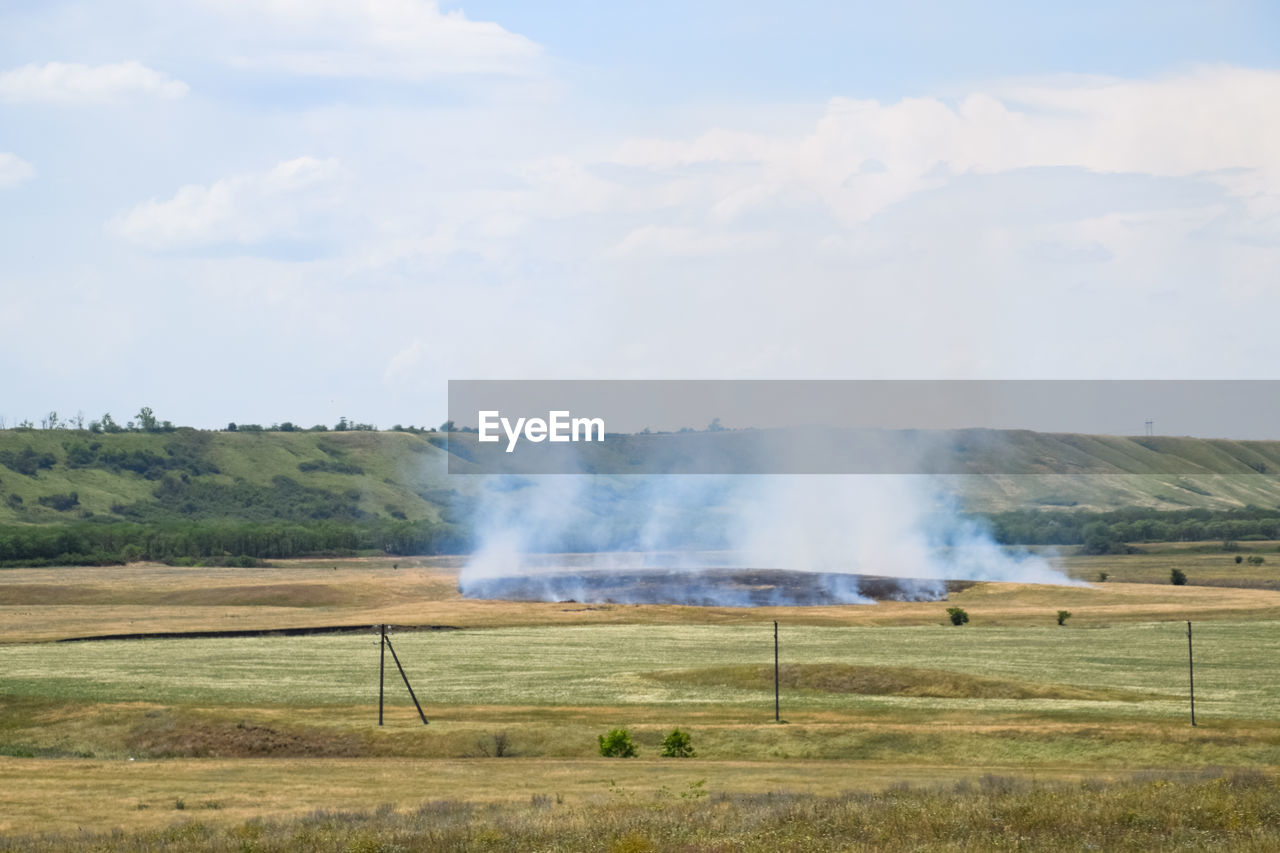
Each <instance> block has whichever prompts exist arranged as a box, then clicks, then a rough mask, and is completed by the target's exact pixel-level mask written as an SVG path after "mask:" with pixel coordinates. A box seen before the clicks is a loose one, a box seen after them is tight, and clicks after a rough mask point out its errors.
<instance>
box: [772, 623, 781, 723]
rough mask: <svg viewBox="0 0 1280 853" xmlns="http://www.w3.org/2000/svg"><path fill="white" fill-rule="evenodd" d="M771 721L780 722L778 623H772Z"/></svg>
mask: <svg viewBox="0 0 1280 853" xmlns="http://www.w3.org/2000/svg"><path fill="white" fill-rule="evenodd" d="M773 721H774V722H775V723H780V722H782V712H781V705H780V703H779V699H778V623H777V621H774V623H773Z"/></svg>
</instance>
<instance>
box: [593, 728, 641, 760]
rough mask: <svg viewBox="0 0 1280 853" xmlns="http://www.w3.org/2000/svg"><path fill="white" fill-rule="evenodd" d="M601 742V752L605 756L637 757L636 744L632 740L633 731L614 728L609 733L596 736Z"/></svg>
mask: <svg viewBox="0 0 1280 853" xmlns="http://www.w3.org/2000/svg"><path fill="white" fill-rule="evenodd" d="M596 741H597V742H598V743H599V744H600V754H601V755H603V756H604V757H605V758H635V757H636V745H635V744H634V743H632V742H631V733H630V732H628V731H627V730H626V729H614V730H613V731H611V732H609V733H608V734H607V735H600V736H599V737H597V738H596Z"/></svg>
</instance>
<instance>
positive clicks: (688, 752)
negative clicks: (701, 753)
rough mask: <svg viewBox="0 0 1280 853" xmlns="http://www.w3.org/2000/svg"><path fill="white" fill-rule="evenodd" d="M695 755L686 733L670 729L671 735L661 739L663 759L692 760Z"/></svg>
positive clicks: (690, 739) (691, 740) (690, 740)
mask: <svg viewBox="0 0 1280 853" xmlns="http://www.w3.org/2000/svg"><path fill="white" fill-rule="evenodd" d="M695 754H696V753H694V751H693V739H692V738H691V737H689V733H688V732H682V731H680V730H679V729H672V730H671V734H669V735H667V736H666V737H665V738H663V739H662V757H663V758H693V757H694V755H695Z"/></svg>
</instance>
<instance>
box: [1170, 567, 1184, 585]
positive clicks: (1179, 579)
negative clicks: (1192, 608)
mask: <svg viewBox="0 0 1280 853" xmlns="http://www.w3.org/2000/svg"><path fill="white" fill-rule="evenodd" d="M1169 583H1171V584H1173V585H1174V586H1186V583H1187V575H1186V573H1185V572H1183V571H1182V569H1174V570H1172V571H1171V572H1169Z"/></svg>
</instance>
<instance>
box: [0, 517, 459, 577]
mask: <svg viewBox="0 0 1280 853" xmlns="http://www.w3.org/2000/svg"><path fill="white" fill-rule="evenodd" d="M470 547H471V543H470V541H469V539H468V537H467V534H466V532H465V531H464V530H463V529H462V528H460V527H458V526H456V525H452V524H447V523H437V522H430V521H395V520H377V521H372V522H364V523H358V524H357V523H347V522H334V521H324V522H279V523H253V522H240V521H218V522H190V523H182V522H174V523H164V524H133V523H128V522H116V523H109V524H100V523H94V522H91V521H85V522H77V523H71V524H59V525H39V526H35V525H8V526H0V567H11V566H57V565H82V566H83V565H116V564H120V563H126V562H132V561H136V560H154V561H158V562H175V561H196V562H200V561H205V560H215V561H216V560H220V559H224V558H226V557H228V556H241V557H249V558H254V559H269V558H273V557H274V558H285V557H308V556H343V555H355V554H360V553H369V552H380V553H385V554H396V555H404V554H456V553H460V552H465V551H467V550H469V549H470Z"/></svg>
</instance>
